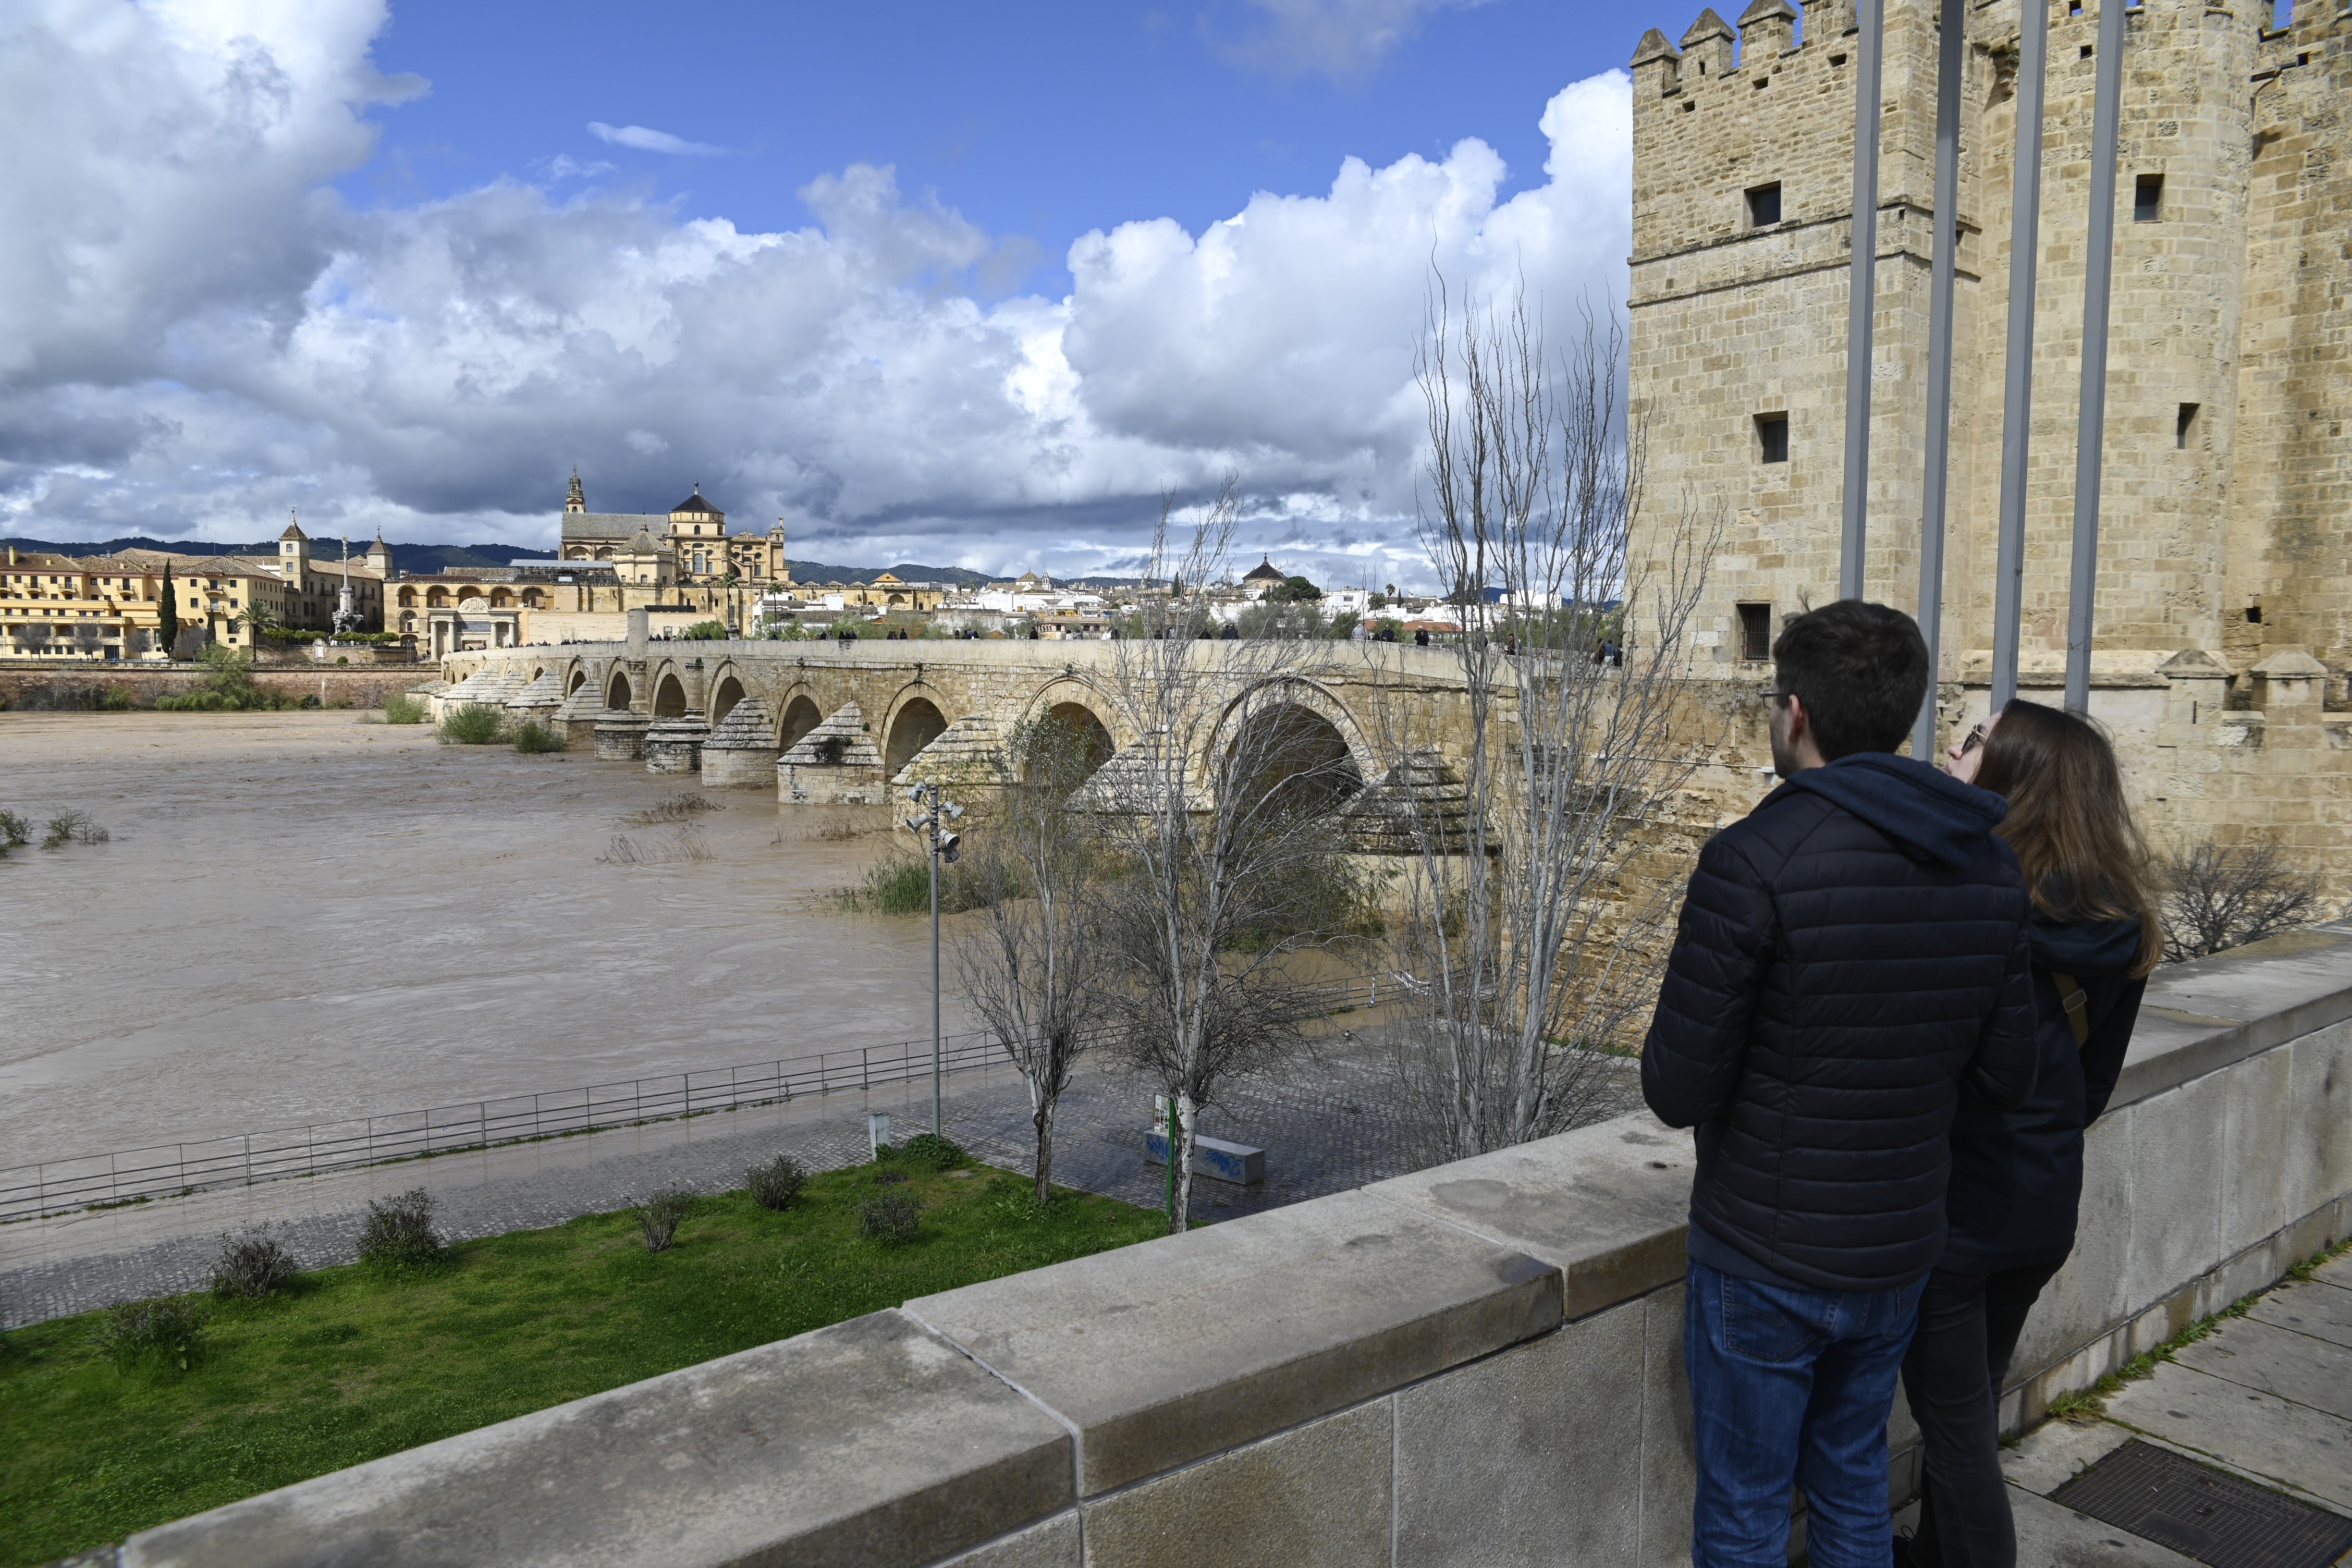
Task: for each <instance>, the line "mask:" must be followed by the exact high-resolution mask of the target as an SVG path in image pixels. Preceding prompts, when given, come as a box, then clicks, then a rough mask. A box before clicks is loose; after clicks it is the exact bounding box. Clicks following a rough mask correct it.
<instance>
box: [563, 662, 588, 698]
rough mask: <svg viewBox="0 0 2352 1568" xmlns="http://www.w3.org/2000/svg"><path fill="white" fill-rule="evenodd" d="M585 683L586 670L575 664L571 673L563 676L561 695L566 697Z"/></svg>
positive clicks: (586, 682) (586, 679)
mask: <svg viewBox="0 0 2352 1568" xmlns="http://www.w3.org/2000/svg"><path fill="white" fill-rule="evenodd" d="M587 684H588V672H587V671H586V670H584V669H583V668H580V667H579V666H578V665H577V664H575V665H573V666H572V673H571V674H569V675H567V676H565V677H564V678H563V695H564V696H565V697H567V698H568V697H570V696H571V695H572V693H573V692H575V691H577V690H579V689H581V688H582V687H583V686H585V685H587Z"/></svg>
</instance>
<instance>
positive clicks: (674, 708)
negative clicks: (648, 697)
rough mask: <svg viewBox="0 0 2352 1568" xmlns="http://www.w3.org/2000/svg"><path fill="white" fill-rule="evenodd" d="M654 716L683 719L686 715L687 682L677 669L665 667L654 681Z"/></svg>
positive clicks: (657, 717)
mask: <svg viewBox="0 0 2352 1568" xmlns="http://www.w3.org/2000/svg"><path fill="white" fill-rule="evenodd" d="M654 717H655V718H656V719H683V718H685V717H686V683H685V682H684V681H681V680H680V679H678V678H677V671H676V670H674V669H665V670H663V671H662V672H661V674H660V675H659V676H658V677H656V679H655V681H654Z"/></svg>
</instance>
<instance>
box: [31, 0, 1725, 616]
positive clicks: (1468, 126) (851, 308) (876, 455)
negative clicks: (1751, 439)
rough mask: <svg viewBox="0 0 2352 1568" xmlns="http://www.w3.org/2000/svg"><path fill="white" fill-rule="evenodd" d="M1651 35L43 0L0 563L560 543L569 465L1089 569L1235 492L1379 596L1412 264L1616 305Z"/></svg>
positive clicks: (1350, 24) (1600, 12) (1582, 15)
mask: <svg viewBox="0 0 2352 1568" xmlns="http://www.w3.org/2000/svg"><path fill="white" fill-rule="evenodd" d="M1681 11H1682V8H1680V7H1677V8H1675V11H1674V12H1673V13H1671V14H1668V13H1666V12H1665V11H1664V8H1662V7H1658V6H1654V5H1649V4H1643V5H1637V6H1633V7H1608V6H1601V5H1590V4H1586V5H1537V4H1535V3H1533V0H1486V3H1479V0H1466V3H1465V0H1219V3H1218V4H1213V5H1209V6H1207V7H1206V8H1203V9H1196V10H1192V11H1186V12H1181V13H1177V12H1165V11H1155V10H1152V9H1150V8H1140V7H1139V8H1115V7H1102V6H1081V5H1075V4H1063V5H1045V6H1035V7H1024V9H1023V11H1022V13H1021V16H1020V19H1019V23H1018V25H1017V26H1006V25H1005V24H1004V23H1003V21H1002V20H1000V19H992V18H989V17H986V16H982V15H981V14H979V13H976V12H975V11H974V10H973V9H972V8H971V7H950V6H948V5H933V4H923V5H901V6H892V7H863V8H854V9H848V10H844V9H842V8H819V7H795V6H784V7H765V8H763V7H751V6H732V5H702V6H690V7H684V8H674V9H673V10H672V11H670V12H664V13H661V14H659V15H658V16H656V15H655V14H653V13H647V12H645V11H643V10H642V9H640V8H635V7H623V6H619V5H572V6H567V7H564V8H562V9H561V10H558V9H556V8H554V7H552V6H549V5H515V6H511V7H502V8H495V9H493V10H492V11H488V12H485V11H483V10H482V9H481V8H479V7H469V8H465V9H462V10H461V9H460V8H458V7H457V6H456V5H447V4H414V5H397V6H387V5H383V4H382V3H381V0H316V3H315V4H309V5H282V6H278V5H254V4H235V3H232V0H173V3H168V4H167V3H162V0H158V3H156V4H152V5H145V6H140V5H131V4H129V3H128V0H42V3H39V4H37V5H35V6H34V8H33V11H32V14H31V16H29V17H27V18H25V19H22V20H19V21H18V22H16V23H15V24H14V25H13V26H11V27H10V30H9V31H8V32H7V33H6V34H0V81H5V82H6V83H7V85H8V92H7V94H6V95H5V101H0V123H7V124H9V125H10V144H11V145H14V146H17V147H26V148H36V149H38V150H40V152H41V153H42V154H43V155H42V156H40V157H37V158H34V159H19V160H14V161H12V162H11V164H10V166H9V168H8V169H7V170H5V171H0V202H5V204H6V207H7V209H8V211H9V212H10V214H11V216H13V217H14V219H15V220H16V221H15V222H14V223H13V224H12V225H11V226H10V227H11V229H12V231H13V235H12V237H8V238H5V239H0V283H5V285H6V287H5V289H0V296H5V298H0V421H5V424H6V426H7V427H8V428H9V429H10V431H11V437H12V438H11V439H10V440H9V441H8V442H7V443H5V446H0V531H5V532H8V533H12V534H19V535H27V536H36V537H41V538H49V539H66V540H72V539H89V540H96V539H102V538H106V537H110V536H113V535H119V534H129V533H142V534H147V535H150V536H153V537H159V538H166V539H169V538H179V537H188V538H203V539H241V538H247V537H251V536H254V535H255V534H256V532H257V529H258V527H259V525H260V524H261V522H262V521H263V520H265V519H267V518H269V517H273V516H282V515H283V514H284V511H285V509H286V508H287V507H288V506H289V505H296V506H299V507H300V508H301V509H302V511H303V515H304V516H305V517H306V518H310V519H313V520H314V521H315V522H316V525H317V527H318V528H320V529H321V530H326V531H332V532H338V533H340V532H350V533H352V534H353V535H355V536H372V535H373V532H374V531H376V530H377V529H379V528H381V529H382V530H383V532H384V534H385V536H386V537H387V538H389V539H392V540H394V541H395V542H411V541H413V542H458V541H463V540H466V539H499V540H511V541H514V542H519V543H525V544H534V545H535V544H540V543H549V544H551V543H552V542H553V541H554V538H555V526H556V525H555V520H556V518H557V516H558V514H559V513H560V512H561V510H562V495H563V483H564V479H565V478H566V477H567V476H568V474H569V472H570V469H571V468H572V465H573V464H574V463H577V464H578V465H579V466H580V468H581V472H582V476H583V479H585V480H586V481H587V482H588V483H589V485H590V487H591V493H592V496H593V498H594V500H595V502H596V504H597V505H598V507H599V508H610V509H611V510H655V509H656V508H659V507H662V506H666V505H667V504H668V502H669V501H670V500H672V499H674V496H673V495H672V493H671V492H673V491H675V490H677V489H680V487H681V483H682V481H685V480H690V479H693V478H695V477H697V476H699V477H700V478H701V479H702V480H703V482H704V484H705V486H706V488H707V489H709V490H710V491H711V492H712V493H713V494H714V495H720V496H723V498H724V500H723V502H722V504H724V505H725V506H726V507H727V510H728V511H729V512H730V524H731V525H732V526H735V527H738V528H751V529H755V530H761V531H764V529H765V528H766V527H768V526H770V525H771V524H772V522H773V521H774V520H775V519H776V518H777V517H780V516H781V517H782V518H783V520H784V522H785V527H786V529H787V531H788V535H789V537H790V539H791V542H792V551H793V554H794V555H796V556H802V557H806V558H815V559H827V560H845V561H873V562H877V563H880V562H886V561H915V560H920V561H929V562H933V563H939V564H942V565H949V564H952V565H960V566H965V567H969V568H973V569H978V570H983V571H1016V570H1018V569H1020V568H1021V567H1023V566H1035V567H1038V568H1041V569H1046V570H1051V571H1054V572H1055V573H1057V574H1099V573H1118V572H1122V571H1131V570H1132V569H1133V568H1134V566H1135V565H1136V563H1138V561H1139V552H1140V548H1141V546H1142V544H1143V543H1144V542H1146V541H1147V539H1148V536H1149V531H1150V523H1151V521H1152V519H1153V517H1154V516H1155V515H1156V513H1157V511H1158V510H1159V506H1160V497H1161V495H1162V494H1163V493H1167V492H1173V493H1174V494H1175V495H1176V496H1177V498H1178V500H1179V504H1180V505H1181V503H1182V502H1183V501H1184V500H1188V499H1190V498H1192V497H1195V496H1198V495H1200V494H1202V493H1203V492H1204V491H1205V490H1206V489H1208V488H1209V487H1211V486H1213V484H1214V483H1215V482H1216V480H1217V479H1218V478H1219V477H1220V476H1221V475H1222V474H1223V473H1224V472H1226V471H1228V470H1231V471H1233V472H1234V473H1236V474H1237V475H1238V476H1239V478H1240V480H1241V484H1242V487H1243V489H1244V493H1245V495H1246V496H1247V497H1248V498H1249V505H1248V508H1247V511H1248V516H1247V519H1246V521H1245V523H1244V531H1243V540H1242V542H1243V545H1244V548H1245V549H1246V550H1247V552H1251V553H1255V552H1259V551H1260V550H1263V549H1268V548H1271V549H1274V550H1276V551H1277V552H1286V553H1287V554H1289V555H1291V556H1294V557H1296V558H1297V559H1299V560H1300V561H1301V562H1302V563H1303V564H1305V565H1306V566H1307V569H1309V570H1310V571H1311V572H1312V573H1313V574H1316V575H1318V577H1320V578H1323V579H1326V580H1331V581H1349V582H1352V581H1355V580H1357V579H1358V578H1363V579H1366V580H1380V581H1387V580H1392V579H1393V580H1405V579H1410V578H1412V577H1415V576H1417V575H1418V573H1417V572H1416V571H1415V568H1416V566H1418V565H1419V563H1420V555H1421V552H1420V547H1419V544H1418V542H1417V538H1416V535H1415V530H1414V527H1413V522H1412V518H1413V479H1414V469H1415V466H1416V464H1415V453H1416V451H1417V448H1418V446H1419V442H1420V439H1421V428H1420V426H1421V415H1420V412H1419V396H1418V394H1417V392H1416V391H1415V390H1414V388H1413V385H1412V354H1413V350H1414V346H1415V343H1416V342H1417V340H1418V338H1419V335H1420V323H1421V315H1422V307H1423V292H1424V288H1425V285H1426V282H1427V279H1428V268H1429V265H1430V263H1431V261H1432V259H1433V258H1434V259H1435V261H1436V263H1437V265H1438V266H1439V267H1440V268H1443V269H1444V272H1445V274H1446V276H1447V278H1448V279H1449V281H1451V282H1452V283H1454V285H1455V286H1457V287H1461V286H1468V287H1471V288H1474V289H1480V290H1484V291H1486V292H1489V293H1492V292H1495V291H1497V290H1499V289H1504V288H1507V286H1508V284H1509V282H1510V280H1511V279H1513V278H1514V277H1515V276H1517V275H1520V274H1524V275H1525V277H1526V278H1527V279H1528V288H1529V290H1530V292H1531V294H1534V295H1536V296H1538V298H1539V299H1540V300H1542V301H1544V302H1545V303H1546V304H1547V306H1548V307H1549V308H1550V310H1551V311H1552V314H1553V315H1554V316H1555V317H1558V316H1559V315H1561V314H1562V313H1563V312H1562V310H1561V309H1560V308H1561V307H1562V306H1563V305H1565V304H1572V303H1573V302H1575V301H1578V300H1582V299H1587V298H1590V299H1591V300H1596V301H1605V302H1609V303H1614V302H1616V301H1619V300H1622V297H1623V292H1624V269H1623V261H1624V256H1625V254H1626V247H1627V242H1628V233H1627V230H1628V211H1627V209H1628V195H1627V193H1628V189H1629V184H1628V182H1629V179H1630V96H1629V94H1630V87H1629V84H1628V82H1627V80H1626V79H1625V77H1624V74H1623V72H1622V63H1623V61H1624V60H1625V59H1626V58H1628V57H1629V56H1630V54H1631V51H1632V48H1633V41H1634V39H1635V38H1636V37H1638V36H1639V34H1640V32H1641V30H1642V28H1643V26H1649V25H1652V24H1653V22H1654V23H1655V25H1658V26H1664V27H1665V28H1666V29H1667V30H1668V31H1669V32H1670V33H1679V31H1680V30H1681V29H1682V28H1683V27H1685V26H1687V25H1688V22H1689V16H1684V15H1682V14H1681ZM1653 12H1655V13H1657V15H1655V16H1653V15H1651V13H1653ZM1689 14H1690V16H1696V14H1697V7H1696V6H1692V7H1690V8H1689ZM1243 564H1246V563H1243Z"/></svg>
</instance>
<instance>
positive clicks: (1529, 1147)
mask: <svg viewBox="0 0 2352 1568" xmlns="http://www.w3.org/2000/svg"><path fill="white" fill-rule="evenodd" d="M1697 1163H1698V1160H1697V1153H1696V1148H1695V1146H1694V1144H1693V1142H1692V1139H1691V1135H1690V1133H1689V1132H1687V1131H1680V1132H1678V1131H1675V1130H1674V1129H1673V1128H1670V1127H1668V1126H1667V1125H1666V1124H1665V1123H1664V1122H1663V1121H1659V1120H1658V1119H1657V1118H1656V1117H1654V1116H1653V1115H1651V1114H1650V1113H1649V1112H1648V1111H1647V1110H1637V1111H1634V1112H1633V1113H1632V1114H1630V1115H1625V1116H1620V1117H1616V1118H1613V1119H1612V1120H1611V1121H1602V1122H1598V1123H1595V1124H1594V1125H1592V1126H1591V1127H1580V1128H1578V1129H1576V1130H1575V1131H1570V1132H1562V1133H1559V1134H1558V1135H1557V1136H1554V1137H1550V1138H1543V1139H1538V1140H1537V1141H1536V1142H1531V1143H1522V1144H1519V1145H1517V1147H1515V1148H1510V1149H1499V1150H1496V1152H1493V1153H1490V1154H1480V1155H1477V1156H1475V1157H1474V1158H1471V1159H1467V1160H1457V1161H1455V1162H1454V1163H1452V1164H1449V1165H1440V1166H1437V1167H1435V1168H1434V1169H1432V1170H1427V1171H1416V1172H1414V1173H1412V1174H1411V1175H1405V1176H1397V1177H1393V1178H1391V1179H1390V1180H1388V1181H1385V1182H1375V1183H1373V1184H1371V1185H1370V1186H1368V1187H1365V1188H1364V1189H1362V1190H1363V1191H1365V1192H1367V1193H1370V1194H1374V1195H1375V1196H1378V1197H1381V1198H1384V1199H1386V1200H1388V1201H1389V1202H1391V1203H1395V1204H1402V1205H1404V1206H1405V1207H1407V1208H1411V1209H1415V1210H1418V1211H1420V1212H1422V1213H1423V1214H1427V1215H1432V1216H1433V1217H1434V1218H1437V1219H1442V1220H1444V1221H1445V1222H1446V1223H1448V1224H1450V1225H1455V1226H1461V1227H1462V1228H1463V1229H1465V1230H1467V1231H1470V1232H1471V1233H1473V1234H1474V1235H1477V1236H1481V1237H1486V1239H1487V1240H1489V1241H1492V1242H1494V1243H1495V1244H1496V1245H1497V1246H1499V1247H1512V1248H1514V1249H1516V1250H1517V1251H1520V1252H1525V1253H1527V1254H1528V1256H1530V1257H1532V1258H1539V1259H1541V1260H1542V1261H1543V1262H1545V1263H1548V1264H1549V1265H1551V1266H1552V1267H1553V1268H1558V1269H1559V1270H1560V1271H1561V1273H1562V1275H1563V1277H1564V1282H1565V1292H1566V1293H1565V1299H1564V1305H1563V1310H1564V1311H1565V1312H1566V1314H1567V1315H1568V1316H1569V1317H1570V1318H1571V1319H1573V1318H1581V1317H1586V1316H1589V1315H1590V1314H1591V1313H1593V1312H1597V1311H1600V1310H1602V1309H1603V1308H1606V1307H1612V1306H1615V1305H1616V1304H1618V1303H1619V1302H1621V1301H1629V1300H1633V1298H1635V1297H1637V1296H1643V1295H1646V1294H1648V1293H1649V1292H1650V1291H1652V1290H1655V1289H1660V1288H1661V1287H1663V1286H1666V1285H1671V1284H1673V1283H1674V1282H1675V1280H1677V1279H1681V1278H1682V1277H1683V1258H1684V1245H1685V1233H1686V1231H1687V1229H1688V1215H1689V1212H1690V1194H1691V1179H1692V1176H1693V1174H1694V1173H1695V1172H1696V1169H1697ZM1571 1192H1572V1193H1574V1194H1577V1201H1576V1202H1574V1203H1562V1202H1561V1201H1560V1194H1563V1193H1571Z"/></svg>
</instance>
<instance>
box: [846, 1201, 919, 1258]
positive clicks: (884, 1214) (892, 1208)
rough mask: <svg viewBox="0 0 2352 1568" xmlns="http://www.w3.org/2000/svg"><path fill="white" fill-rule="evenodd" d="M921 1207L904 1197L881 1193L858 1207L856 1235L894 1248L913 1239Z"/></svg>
mask: <svg viewBox="0 0 2352 1568" xmlns="http://www.w3.org/2000/svg"><path fill="white" fill-rule="evenodd" d="M921 1213H922V1205H919V1204H918V1203H916V1202H915V1200H914V1199H912V1198H910V1197H908V1195H907V1194H904V1193H884V1194H882V1195H881V1196H880V1197H877V1198H868V1199H866V1201H865V1202H864V1203H862V1204H860V1205H857V1234H858V1235H860V1236H863V1237H868V1238H870V1239H872V1240H875V1241H881V1242H888V1243H890V1244H892V1245H894V1246H895V1245H897V1244H898V1243H900V1242H907V1241H912V1240H914V1239H915V1231H916V1229H917V1226H918V1223H919V1222H918V1216H919V1215H920V1214H921Z"/></svg>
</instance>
